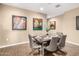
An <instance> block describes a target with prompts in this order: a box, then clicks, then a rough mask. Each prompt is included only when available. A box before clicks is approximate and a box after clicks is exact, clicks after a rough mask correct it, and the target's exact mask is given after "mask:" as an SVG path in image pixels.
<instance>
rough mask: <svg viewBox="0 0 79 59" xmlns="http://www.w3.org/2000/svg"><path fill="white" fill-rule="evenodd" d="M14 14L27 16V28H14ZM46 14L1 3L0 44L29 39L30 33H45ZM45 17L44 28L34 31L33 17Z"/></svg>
mask: <svg viewBox="0 0 79 59" xmlns="http://www.w3.org/2000/svg"><path fill="white" fill-rule="evenodd" d="M12 15H18V16H26V17H27V30H12ZM45 16H46V15H45V14H41V13H37V12H32V11H29V10H24V9H20V8H16V7H10V6H6V5H0V46H5V45H11V44H16V43H20V42H27V41H28V33H31V34H33V33H34V34H35V35H37V34H38V35H41V34H42V35H43V34H45V31H44V29H45V26H46V19H45ZM34 17H36V18H42V19H43V30H42V31H33V30H32V29H33V22H32V21H33V18H34Z"/></svg>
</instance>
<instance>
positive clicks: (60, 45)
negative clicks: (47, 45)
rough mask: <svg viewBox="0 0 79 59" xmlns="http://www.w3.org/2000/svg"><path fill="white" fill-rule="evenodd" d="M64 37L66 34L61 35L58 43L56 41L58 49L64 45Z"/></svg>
mask: <svg viewBox="0 0 79 59" xmlns="http://www.w3.org/2000/svg"><path fill="white" fill-rule="evenodd" d="M66 37H67V35H63V36H62V37H61V39H60V40H59V43H58V48H59V49H62V48H63V47H64V46H65V41H66Z"/></svg>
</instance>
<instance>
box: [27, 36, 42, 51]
mask: <svg viewBox="0 0 79 59" xmlns="http://www.w3.org/2000/svg"><path fill="white" fill-rule="evenodd" d="M28 37H29V44H30V48H31V49H32V52H34V51H35V50H36V49H38V51H39V49H40V48H41V45H38V44H36V42H35V39H34V38H33V37H32V36H31V35H30V34H29V35H28Z"/></svg>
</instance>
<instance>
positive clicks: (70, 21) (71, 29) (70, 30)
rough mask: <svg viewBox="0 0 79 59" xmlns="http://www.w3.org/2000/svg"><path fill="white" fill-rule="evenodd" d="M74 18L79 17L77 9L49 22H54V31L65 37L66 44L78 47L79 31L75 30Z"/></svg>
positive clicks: (78, 9)
mask: <svg viewBox="0 0 79 59" xmlns="http://www.w3.org/2000/svg"><path fill="white" fill-rule="evenodd" d="M76 16H79V8H76V9H73V10H70V11H68V12H66V13H64V14H63V15H60V16H57V17H55V18H52V19H50V20H52V21H54V20H55V21H56V30H55V31H59V32H63V33H64V34H66V35H67V40H66V41H67V42H69V43H73V44H77V45H79V30H76Z"/></svg>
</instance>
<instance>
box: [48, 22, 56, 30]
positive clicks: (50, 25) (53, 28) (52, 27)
mask: <svg viewBox="0 0 79 59" xmlns="http://www.w3.org/2000/svg"><path fill="white" fill-rule="evenodd" d="M48 26H49V29H52V30H55V29H56V21H49V23H48Z"/></svg>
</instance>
